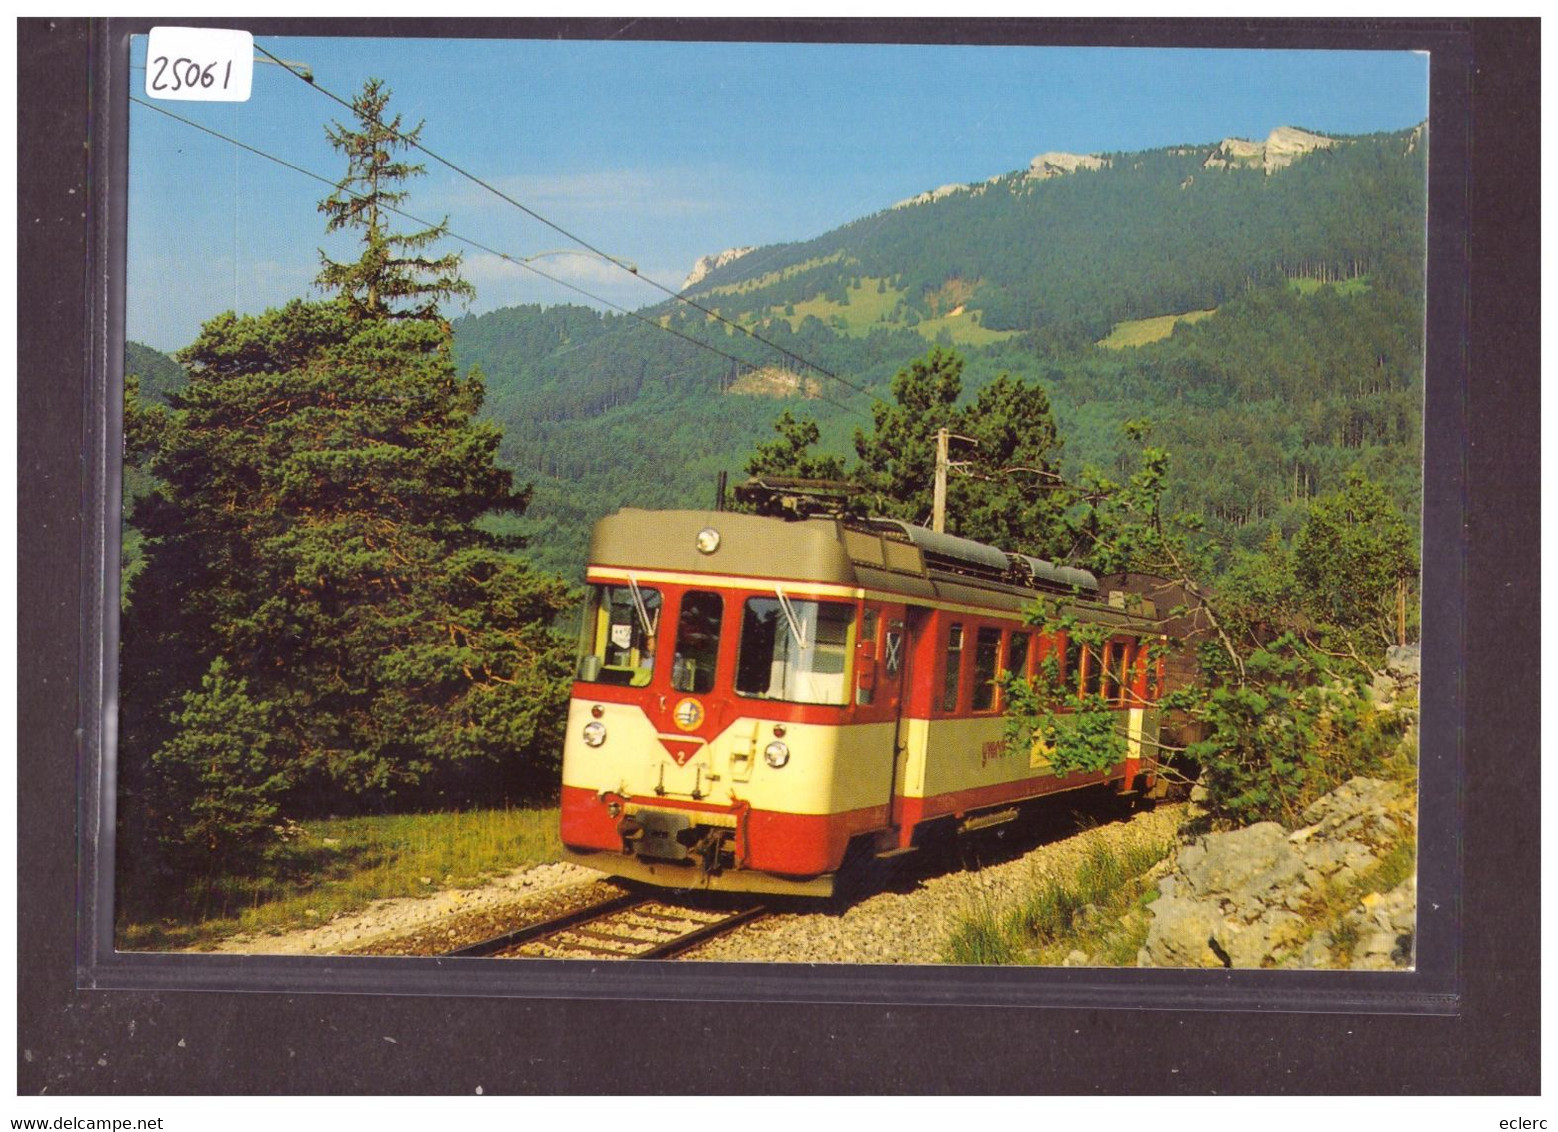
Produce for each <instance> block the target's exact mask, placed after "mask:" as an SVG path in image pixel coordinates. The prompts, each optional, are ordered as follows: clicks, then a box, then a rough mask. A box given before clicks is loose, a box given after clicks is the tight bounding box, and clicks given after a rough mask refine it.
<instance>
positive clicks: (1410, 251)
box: [455, 130, 1426, 574]
mask: <svg viewBox="0 0 1558 1132" xmlns="http://www.w3.org/2000/svg"><path fill="white" fill-rule="evenodd" d="M1425 148H1426V147H1425V145H1424V138H1423V137H1422V135H1421V132H1420V131H1416V130H1414V131H1408V132H1404V133H1399V134H1392V135H1383V136H1374V137H1367V138H1357V139H1343V140H1342V141H1341V142H1340V143H1339V144H1337V145H1336V146H1334V147H1333V148H1330V149H1324V150H1317V151H1315V152H1313V153H1309V154H1307V155H1305V156H1303V157H1302V158H1301V159H1299V160H1297V161H1296V162H1294V163H1293V164H1292V165H1290V166H1288V167H1287V168H1283V169H1279V170H1276V171H1274V172H1272V173H1269V174H1268V173H1266V172H1264V171H1262V170H1261V169H1260V168H1258V167H1257V168H1215V167H1213V168H1208V167H1206V166H1205V163H1206V160H1207V158H1208V156H1209V155H1210V154H1212V152H1213V147H1212V146H1200V147H1188V146H1182V147H1176V148H1172V149H1163V150H1157V151H1153V152H1149V153H1141V154H1113V155H1107V161H1108V164H1107V165H1105V166H1104V167H1103V168H1100V169H1097V170H1081V171H1078V172H1075V173H1071V174H1068V175H1065V176H1059V177H1054V178H1049V179H1034V178H1030V177H1029V176H1028V175H1027V174H1025V173H1021V172H1019V173H1013V174H1011V175H1008V176H1005V177H1001V178H997V179H995V180H993V181H991V182H988V183H986V184H983V185H978V186H970V187H967V188H964V189H962V190H959V191H953V192H948V193H946V194H945V195H942V196H941V197H939V199H936V200H934V201H929V202H926V203H918V204H908V205H905V206H902V207H897V208H893V209H889V210H886V211H884V212H880V213H877V214H875V215H873V216H870V217H867V218H865V219H862V220H860V221H856V222H854V223H852V224H850V225H847V226H845V227H844V228H841V229H838V230H837V231H834V232H830V233H827V234H826V235H823V236H819V237H818V238H816V239H814V240H811V241H808V242H806V243H804V244H794V245H781V246H775V247H769V248H758V249H756V250H754V251H752V252H751V253H749V254H746V255H744V256H742V257H740V258H739V259H736V260H734V261H732V262H731V263H729V264H727V265H725V266H724V267H721V268H719V269H717V270H716V271H714V272H712V273H711V274H710V275H709V276H708V277H707V278H705V279H703V280H701V281H700V282H699V284H698V285H697V288H696V290H695V291H694V292H693V295H694V297H695V299H696V301H697V302H698V303H699V304H701V305H703V306H705V307H707V308H708V309H710V310H713V311H717V312H718V314H719V316H720V317H721V318H722V319H725V320H728V322H722V321H718V320H716V319H714V318H711V317H709V316H708V315H706V314H704V313H703V312H702V311H700V310H698V309H695V308H691V307H689V306H687V305H685V304H665V305H662V306H660V307H658V308H654V309H651V310H648V311H646V312H644V314H645V317H646V318H648V319H650V320H653V321H654V322H655V323H657V324H658V325H657V326H652V325H648V324H647V323H646V322H645V321H642V320H640V319H636V318H632V317H629V316H625V315H611V314H605V315H603V314H599V313H597V312H594V311H592V310H590V309H587V308H584V307H570V306H562V307H551V308H546V309H542V308H539V307H518V308H510V309H506V310H500V311H496V312H493V313H490V314H486V315H482V316H472V317H466V318H464V319H462V320H460V321H459V322H458V323H457V324H456V327H455V341H456V352H457V356H458V358H459V360H460V362H461V364H462V365H466V366H469V365H477V366H479V367H480V368H481V369H482V371H483V373H484V374H485V376H486V380H487V402H486V407H485V410H484V412H485V413H486V415H488V416H489V417H490V418H492V419H493V420H495V421H497V422H498V423H500V424H501V425H502V428H503V432H504V443H503V457H504V459H505V461H506V462H508V463H509V464H510V465H511V466H513V467H514V468H516V469H517V471H518V473H519V475H520V477H521V478H522V479H525V480H529V481H531V482H532V483H533V484H534V486H535V496H534V504H533V506H532V507H531V509H530V511H529V513H528V515H527V517H526V518H525V520H524V521H523V529H524V531H525V532H526V533H528V534H530V535H531V536H532V537H531V553H532V554H533V555H534V556H535V557H536V558H537V560H538V561H539V562H541V563H542V564H543V565H545V566H547V567H548V568H552V569H558V570H561V571H564V572H565V573H567V574H577V571H578V570H579V568H580V566H581V564H582V557H583V552H584V547H585V545H586V541H587V538H588V527H589V524H590V522H591V521H593V520H594V519H595V518H597V517H599V516H601V515H603V514H607V513H609V512H610V511H612V510H613V509H615V508H616V507H619V506H622V505H626V504H632V505H635V506H651V507H653V506H707V505H709V504H710V503H711V502H712V499H713V494H714V483H715V477H716V475H717V473H718V472H719V471H721V470H723V471H727V472H729V473H732V474H733V475H738V474H739V473H740V471H741V469H742V467H743V466H744V463H745V460H746V458H747V455H748V454H749V453H750V452H751V451H752V449H753V448H754V447H755V446H756V445H757V444H758V443H760V442H762V441H764V440H766V439H768V438H769V437H771V436H772V431H771V424H772V422H773V420H774V419H775V418H776V417H777V416H778V415H779V413H780V412H781V411H782V410H784V409H786V408H788V409H791V410H792V411H793V412H794V413H795V414H796V415H797V416H802V417H810V418H812V419H815V420H816V421H817V422H818V424H819V425H820V427H821V433H822V442H821V445H820V448H821V450H823V451H825V452H836V453H840V454H847V453H849V452H850V451H851V437H852V435H853V432H854V430H855V429H857V428H861V427H867V426H869V423H870V408H871V404H872V402H873V400H874V399H875V398H876V397H880V396H883V395H885V393H886V389H887V383H888V382H889V381H890V380H891V378H892V375H893V373H894V372H896V370H897V369H899V368H900V367H901V366H903V365H904V364H905V363H906V362H907V361H908V360H910V359H912V358H914V357H917V356H919V355H921V354H923V353H924V351H925V349H926V345H927V343H928V342H940V343H942V344H947V345H952V346H954V347H956V348H957V349H958V350H959V351H960V353H962V354H963V356H964V358H965V360H966V363H967V365H966V370H965V377H964V388H965V393H964V396H965V400H972V398H973V397H975V396H977V394H978V392H979V390H980V389H982V388H983V387H984V386H985V385H986V384H988V383H989V382H990V381H991V380H993V379H994V378H995V376H996V375H997V374H999V373H1001V372H1009V373H1011V374H1013V375H1015V376H1019V377H1023V378H1025V379H1027V380H1030V381H1038V382H1039V383H1041V384H1042V385H1043V386H1044V387H1045V388H1046V389H1047V390H1048V392H1049V394H1050V398H1051V401H1052V404H1053V406H1054V411H1055V415H1056V419H1057V421H1058V422H1059V424H1060V426H1061V432H1062V437H1063V439H1064V442H1065V448H1064V461H1063V466H1064V467H1065V468H1066V469H1067V470H1068V472H1070V473H1073V474H1074V473H1076V472H1078V471H1080V469H1081V468H1082V466H1083V465H1087V464H1093V465H1097V466H1099V467H1101V468H1104V469H1108V468H1110V467H1112V466H1114V465H1115V464H1116V463H1117V462H1118V461H1119V460H1120V459H1121V458H1122V456H1123V455H1124V453H1125V451H1126V444H1125V441H1124V439H1123V437H1122V435H1121V432H1120V429H1119V426H1120V424H1122V423H1123V422H1125V421H1127V420H1143V419H1145V420H1147V421H1150V422H1151V423H1152V425H1153V426H1154V430H1155V431H1154V439H1155V442H1156V443H1159V444H1161V445H1162V446H1164V447H1165V448H1167V449H1168V450H1169V452H1170V454H1171V465H1170V477H1171V479H1170V489H1169V492H1168V501H1169V502H1170V503H1171V504H1172V505H1174V506H1175V507H1178V508H1183V509H1189V510H1193V511H1198V512H1201V513H1202V514H1203V515H1204V516H1205V517H1206V520H1207V523H1208V526H1209V528H1210V529H1211V531H1212V533H1213V534H1214V535H1216V536H1218V537H1217V541H1219V542H1222V543H1224V544H1225V545H1227V546H1229V547H1233V546H1238V545H1244V546H1254V545H1257V544H1258V543H1259V542H1260V541H1261V540H1262V539H1263V538H1264V537H1265V535H1266V533H1267V532H1268V531H1269V530H1270V529H1271V528H1272V527H1273V526H1274V525H1275V526H1277V527H1278V528H1280V529H1282V530H1283V531H1284V532H1286V533H1291V532H1292V530H1294V529H1295V528H1296V525H1297V524H1298V523H1299V522H1300V521H1301V519H1302V515H1303V511H1304V502H1305V501H1306V500H1307V499H1309V498H1311V497H1313V496H1314V495H1317V494H1321V493H1324V492H1326V491H1329V490H1334V489H1335V488H1336V487H1338V486H1339V485H1340V484H1341V482H1342V476H1343V473H1344V472H1345V471H1346V470H1347V469H1349V468H1355V467H1356V468H1359V469H1361V470H1363V471H1364V472H1366V474H1368V475H1369V476H1370V477H1371V478H1373V479H1375V480H1378V481H1380V482H1381V483H1383V484H1384V485H1386V487H1387V488H1388V489H1389V491H1390V493H1391V495H1392V497H1393V498H1394V499H1395V501H1396V503H1397V505H1398V506H1400V507H1401V508H1402V510H1403V511H1404V512H1406V513H1407V514H1415V513H1416V511H1417V508H1418V502H1419V501H1418V487H1417V482H1418V479H1419V467H1418V465H1419V444H1418V435H1419V432H1420V407H1419V406H1420V400H1421V369H1422V346H1421V339H1422V325H1421V318H1422V315H1421V310H1422V306H1421V304H1422V264H1423V239H1424V215H1425V181H1424V168H1425V167H1424V150H1425ZM1183 314H1194V315H1196V316H1197V317H1196V319H1195V321H1191V320H1184V321H1180V322H1179V323H1177V325H1176V324H1174V323H1173V320H1172V319H1171V318H1161V316H1173V315H1183ZM1149 319H1161V325H1159V324H1158V323H1154V322H1146V321H1143V322H1137V321H1134V320H1149ZM730 323H736V324H739V326H740V327H741V328H743V329H744V330H749V331H750V332H751V334H752V335H755V336H757V337H752V336H749V335H748V334H746V333H742V332H739V331H738V330H737V329H735V328H734V327H733V326H732V325H730ZM661 327H664V328H668V329H672V330H675V331H676V332H677V334H671V333H665V332H663V330H662V329H661ZM1171 328H1172V333H1169V331H1170V329H1171ZM1120 329H1124V330H1125V331H1132V330H1135V331H1137V332H1136V333H1134V334H1133V333H1125V334H1117V335H1116V337H1115V338H1114V339H1111V340H1110V345H1111V346H1113V345H1115V344H1116V343H1117V342H1118V341H1122V340H1123V341H1140V342H1141V344H1139V345H1136V346H1133V347H1130V348H1125V349H1118V348H1104V347H1103V346H1101V345H1100V343H1102V342H1103V341H1104V340H1105V339H1108V338H1109V336H1110V334H1111V331H1116V330H1120ZM678 335H680V337H679V336H678ZM758 338H761V339H762V341H759V340H758ZM688 339H695V340H696V341H697V343H701V344H702V345H703V346H707V347H710V348H707V349H706V348H700V346H699V345H698V344H694V343H693V342H690V341H688ZM796 358H800V359H804V360H805V361H806V362H809V363H812V365H813V366H814V367H815V368H810V369H808V368H807V367H806V366H804V365H802V364H801V363H800V362H798V361H797V360H796ZM735 359H740V362H738V361H737V360H735ZM754 371H756V372H758V373H759V374H762V375H764V377H765V379H764V380H755V379H753V377H752V375H753V373H754ZM829 375H837V376H836V378H835V377H833V376H829ZM784 391H788V395H787V396H784V397H782V398H781V397H779V396H776V394H778V393H780V392H784Z"/></svg>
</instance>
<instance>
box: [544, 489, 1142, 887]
mask: <svg viewBox="0 0 1558 1132" xmlns="http://www.w3.org/2000/svg"><path fill="white" fill-rule="evenodd" d="M762 487H763V485H758V488H759V489H760V488H762ZM738 490H739V489H738ZM586 583H587V597H586V602H585V610H584V617H583V627H582V631H581V640H580V650H579V662H578V669H577V672H576V674H575V683H574V686H573V693H572V702H571V704H570V709H569V714H568V723H567V734H566V739H565V744H564V748H563V768H562V777H563V782H562V803H561V806H562V810H561V835H562V841H563V844H564V846H565V854H566V856H567V858H568V859H569V860H572V861H575V862H577V863H579V864H582V865H586V866H588V867H590V868H593V869H597V870H600V871H601V872H604V873H607V874H610V875H613V876H618V877H623V878H625V879H628V880H634V881H639V882H647V883H649V884H653V885H662V886H668V887H675V888H709V889H724V890H731V891H745V892H777V893H789V894H798V895H812V896H827V895H831V894H832V892H833V891H834V885H835V882H836V880H837V878H838V876H839V873H840V869H841V866H843V865H844V863H845V861H846V858H849V859H851V860H857V859H861V858H883V857H891V856H895V855H899V854H904V853H908V852H912V851H914V850H915V849H916V848H918V847H919V846H921V845H922V844H923V843H924V842H926V841H927V840H928V839H929V838H930V837H932V836H934V835H935V834H936V833H937V832H945V831H949V830H959V831H969V830H973V829H978V828H982V827H986V826H992V825H996V824H1000V823H1003V822H1006V821H1010V820H1013V819H1015V818H1017V817H1018V815H1019V814H1020V813H1021V812H1022V809H1023V807H1024V806H1025V805H1026V804H1028V803H1030V802H1032V801H1034V800H1035V799H1039V798H1042V797H1043V796H1045V795H1049V794H1055V793H1058V792H1061V791H1070V790H1076V789H1080V788H1083V787H1096V786H1103V785H1112V786H1113V787H1114V788H1115V789H1116V790H1118V791H1119V792H1121V793H1123V794H1128V793H1136V794H1138V795H1140V794H1143V793H1146V792H1151V791H1153V790H1154V788H1155V787H1156V786H1158V778H1157V771H1158V757H1157V752H1158V742H1157V740H1158V729H1159V715H1160V712H1159V706H1158V702H1159V699H1160V696H1161V693H1162V691H1163V688H1162V685H1163V662H1162V657H1161V650H1158V649H1154V648H1152V647H1151V646H1152V644H1153V643H1154V642H1156V641H1161V640H1164V639H1165V638H1164V636H1163V633H1162V628H1161V626H1162V622H1161V621H1160V620H1159V619H1158V618H1157V617H1156V611H1155V610H1154V609H1153V607H1152V603H1151V602H1150V601H1148V600H1144V599H1142V598H1141V597H1140V596H1137V595H1131V596H1130V597H1129V599H1127V595H1126V594H1124V593H1122V592H1120V591H1103V590H1100V588H1099V585H1098V582H1097V579H1096V578H1095V577H1094V576H1093V575H1092V574H1090V573H1087V572H1086V571H1083V570H1078V569H1074V568H1067V567H1060V566H1055V565H1052V564H1051V563H1048V562H1045V561H1043V560H1041V559H1036V558H1031V557H1026V556H1023V555H1017V554H1008V553H1006V552H1004V551H1001V550H998V549H996V548H995V547H991V546H987V545H984V544H982V543H978V542H973V541H970V540H968V539H963V538H959V537H956V536H953V535H948V534H944V533H939V532H935V531H931V530H927V529H925V528H922V527H917V526H912V525H909V524H906V523H902V522H898V521H895V520H886V519H872V518H862V517H858V516H857V517H849V516H848V515H847V514H839V513H832V514H829V513H823V514H816V513H814V512H812V511H811V510H809V509H808V508H806V507H804V506H803V507H800V508H798V509H796V510H795V511H794V512H793V513H791V514H788V515H783V514H742V513H736V512H731V511H725V510H714V511H647V510H631V509H624V510H622V511H619V512H618V513H616V514H614V515H611V516H609V517H607V518H605V519H602V520H601V521H600V522H599V523H598V524H597V525H596V527H595V529H594V533H593V536H592V540H591V547H590V557H589V565H588V570H587V574H586ZM1044 594H1048V595H1051V596H1052V597H1053V598H1054V599H1055V600H1057V601H1059V602H1061V603H1062V604H1063V607H1064V609H1065V611H1066V612H1067V614H1068V615H1069V616H1070V617H1071V618H1073V619H1074V620H1075V622H1077V623H1085V624H1089V625H1101V626H1104V627H1105V634H1104V636H1105V641H1104V644H1103V645H1102V647H1100V648H1096V649H1095V648H1088V649H1082V648H1078V647H1075V645H1074V644H1073V642H1071V641H1069V640H1068V639H1067V638H1068V636H1070V634H1067V633H1055V634H1051V633H1048V632H1044V631H1042V630H1041V629H1039V628H1036V627H1035V626H1034V625H1033V624H1031V623H1030V622H1029V620H1028V618H1027V616H1026V614H1027V613H1028V612H1029V611H1030V610H1031V609H1032V608H1033V606H1034V604H1035V600H1036V598H1038V597H1039V596H1040V595H1044ZM1051 654H1053V655H1054V657H1055V660H1056V664H1057V665H1058V666H1059V668H1060V672H1061V675H1062V677H1063V679H1065V680H1066V681H1068V682H1074V686H1075V687H1076V688H1077V689H1078V690H1079V691H1082V692H1084V693H1085V694H1087V695H1089V696H1093V697H1096V700H1097V701H1098V702H1101V703H1104V704H1107V706H1108V708H1109V710H1111V711H1112V712H1115V713H1116V719H1117V731H1118V732H1119V733H1120V734H1121V735H1122V736H1123V737H1124V738H1125V740H1126V742H1125V750H1126V756H1125V757H1124V759H1123V760H1122V761H1121V762H1120V763H1119V764H1117V765H1115V766H1113V767H1111V768H1110V769H1108V770H1107V771H1102V772H1091V773H1080V772H1073V773H1069V774H1061V773H1057V771H1056V770H1055V768H1054V767H1052V766H1051V764H1050V762H1049V759H1048V757H1047V754H1046V748H1044V747H1043V745H1042V744H1035V745H1033V747H1032V748H1031V749H1030V750H1028V751H1026V752H1024V751H1020V750H1014V749H1013V748H1014V744H1012V743H1009V742H1008V741H1007V740H1006V737H1005V722H1006V720H1005V707H1006V705H1005V703H1004V702H1003V700H1004V695H1005V694H1004V690H1003V688H1002V684H1001V677H1002V676H1003V674H1005V673H1008V672H1011V673H1016V674H1020V675H1032V674H1033V673H1035V671H1036V669H1037V666H1038V665H1039V664H1041V663H1042V662H1043V661H1044V658H1045V657H1046V656H1049V655H1051Z"/></svg>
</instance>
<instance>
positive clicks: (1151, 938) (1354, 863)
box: [1137, 778, 1417, 970]
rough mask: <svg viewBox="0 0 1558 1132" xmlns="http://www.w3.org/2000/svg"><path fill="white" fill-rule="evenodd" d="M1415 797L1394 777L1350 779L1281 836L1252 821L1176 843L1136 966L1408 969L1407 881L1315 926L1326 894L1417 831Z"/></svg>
mask: <svg viewBox="0 0 1558 1132" xmlns="http://www.w3.org/2000/svg"><path fill="white" fill-rule="evenodd" d="M1416 809H1417V807H1416V798H1415V796H1414V795H1413V794H1412V793H1411V792H1410V791H1409V790H1407V789H1406V788H1405V787H1403V786H1401V785H1400V784H1398V783H1393V782H1383V781H1380V780H1378V779H1370V778H1354V779H1352V780H1351V781H1350V782H1347V783H1345V784H1344V785H1342V786H1341V787H1339V788H1337V789H1336V790H1334V791H1332V792H1331V793H1330V794H1327V795H1326V796H1325V797H1323V798H1321V799H1320V800H1319V801H1317V802H1315V803H1314V805H1312V806H1310V807H1309V809H1307V810H1305V811H1304V815H1303V820H1304V823H1305V824H1304V825H1303V826H1301V827H1300V828H1299V829H1297V830H1295V831H1293V832H1291V833H1289V832H1288V831H1287V830H1286V829H1284V828H1283V827H1282V826H1280V825H1278V824H1277V823H1276V822H1260V823H1258V824H1256V825H1252V826H1247V827H1245V828H1244V829H1236V830H1233V831H1231V832H1228V833H1214V834H1208V835H1206V836H1204V837H1200V838H1197V839H1196V840H1195V841H1193V842H1191V843H1190V844H1188V845H1183V846H1181V847H1180V849H1179V850H1178V852H1177V853H1176V854H1175V856H1174V857H1172V858H1170V860H1169V862H1168V863H1167V864H1166V867H1165V870H1164V875H1163V876H1162V877H1160V878H1159V880H1158V891H1159V893H1160V894H1161V895H1160V896H1159V898H1158V899H1157V900H1156V901H1154V902H1153V903H1152V904H1151V905H1149V906H1148V912H1149V913H1150V914H1151V917H1152V920H1151V926H1150V927H1149V929H1148V932H1147V942H1146V944H1145V946H1143V947H1142V949H1141V953H1140V955H1138V957H1137V962H1138V963H1139V964H1140V965H1141V966H1143V967H1322V968H1325V967H1350V968H1352V969H1355V970H1388V969H1393V968H1405V967H1410V966H1411V965H1412V956H1413V939H1414V936H1415V933H1416V913H1417V880H1416V877H1415V876H1411V877H1408V878H1407V879H1406V880H1404V881H1401V882H1400V883H1398V884H1396V885H1394V886H1392V887H1391V888H1390V890H1389V891H1387V892H1384V893H1377V892H1369V893H1367V894H1365V895H1362V896H1361V897H1360V898H1359V899H1358V900H1357V902H1356V904H1355V905H1353V906H1351V907H1348V908H1347V909H1346V910H1345V911H1343V912H1342V913H1341V915H1340V917H1339V918H1338V919H1335V920H1331V921H1325V922H1323V923H1319V924H1318V925H1317V921H1316V917H1317V915H1320V916H1323V911H1322V910H1323V909H1324V907H1325V906H1326V905H1327V904H1328V902H1330V901H1331V899H1332V894H1334V893H1340V892H1346V891H1347V890H1348V886H1349V885H1356V884H1357V883H1358V882H1360V881H1363V880H1365V879H1366V878H1367V876H1368V874H1369V873H1370V872H1371V871H1372V870H1375V869H1377V868H1378V867H1379V866H1380V865H1381V864H1382V862H1383V861H1384V860H1385V858H1386V857H1387V856H1388V855H1389V854H1390V853H1391V851H1392V850H1393V849H1394V848H1395V847H1396V846H1397V845H1399V844H1401V843H1402V842H1403V841H1408V840H1409V839H1411V838H1413V837H1414V836H1415V834H1416Z"/></svg>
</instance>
